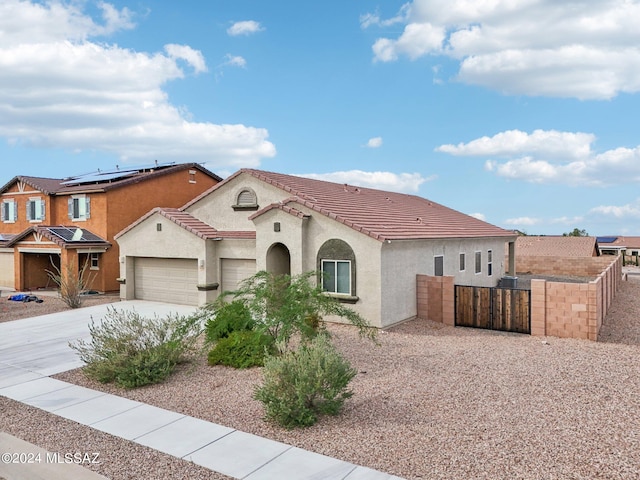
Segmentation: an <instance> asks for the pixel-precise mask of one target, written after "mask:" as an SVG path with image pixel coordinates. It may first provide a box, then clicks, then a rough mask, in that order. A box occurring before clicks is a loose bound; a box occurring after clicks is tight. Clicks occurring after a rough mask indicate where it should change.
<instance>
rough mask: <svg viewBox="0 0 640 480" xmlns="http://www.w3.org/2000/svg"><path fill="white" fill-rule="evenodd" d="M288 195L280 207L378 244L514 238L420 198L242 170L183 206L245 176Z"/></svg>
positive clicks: (506, 232)
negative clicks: (302, 210)
mask: <svg viewBox="0 0 640 480" xmlns="http://www.w3.org/2000/svg"><path fill="white" fill-rule="evenodd" d="M243 173H244V174H248V175H252V176H253V177H255V178H258V179H259V180H261V181H263V182H265V183H268V184H270V185H273V186H275V187H277V188H280V189H282V190H284V191H285V192H287V193H289V194H290V197H289V198H287V199H286V200H284V201H283V202H282V203H283V204H285V205H288V206H292V205H291V204H292V203H297V204H299V205H303V206H305V207H307V208H309V209H311V210H313V211H316V212H318V213H320V214H322V215H325V216H327V217H329V218H332V219H334V220H336V221H337V222H340V223H342V224H344V225H346V226H348V227H350V228H353V229H354V230H357V231H359V232H362V233H364V234H365V235H368V236H370V237H372V238H375V239H377V240H380V241H385V240H409V239H435V238H473V237H514V236H515V233H514V232H512V231H509V230H505V229H502V228H499V227H496V226H494V225H491V224H489V223H487V222H484V221H482V220H478V219H477V218H474V217H471V216H469V215H465V214H463V213H461V212H458V211H456V210H453V209H451V208H448V207H445V206H443V205H440V204H438V203H435V202H432V201H430V200H427V199H425V198H422V197H418V196H416V195H408V194H404V193H395V192H387V191H383V190H374V189H371V188H364V187H355V186H352V185H346V184H340V183H333V182H326V181H322V180H314V179H309V178H304V177H298V176H293V175H285V174H281V173H273V172H265V171H262V170H254V169H242V170H239V171H238V172H236V173H234V174H233V175H232V176H230V177H228V178H227V179H225V180H224V181H223V182H221V183H219V184H217V185H215V186H214V187H212V188H211V189H209V190H208V191H207V192H205V193H203V194H201V195H200V196H199V197H197V198H196V199H194V200H193V201H192V202H189V203H188V204H187V205H185V207H183V208H186V207H188V206H189V205H192V204H193V203H195V202H197V201H198V200H200V199H202V198H204V197H205V196H207V195H208V194H209V193H211V192H213V191H215V189H217V188H220V187H221V186H222V185H223V184H225V183H227V182H229V181H231V180H232V179H233V178H235V177H237V176H239V175H241V174H243Z"/></svg>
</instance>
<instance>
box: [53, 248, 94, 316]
mask: <svg viewBox="0 0 640 480" xmlns="http://www.w3.org/2000/svg"><path fill="white" fill-rule="evenodd" d="M51 265H53V270H47V271H46V272H47V275H49V278H50V279H51V280H52V281H53V282H54V283H55V284H56V285H57V286H58V291H59V292H60V298H62V301H63V302H64V303H66V304H67V306H68V307H69V308H80V307H81V306H82V292H84V291H85V290H86V289H87V287H88V286H89V285H91V284H92V283H93V280H94V279H95V275H91V273H90V269H89V259H88V258H87V260H86V261H85V262H84V265H82V268H80V270H79V271H76V270H75V268H74V267H75V265H74V264H73V263H69V264H67V265H66V269H65V272H64V273H65V274H64V275H63V274H62V271H61V270H60V267H58V266H57V265H56V264H55V263H53V259H51Z"/></svg>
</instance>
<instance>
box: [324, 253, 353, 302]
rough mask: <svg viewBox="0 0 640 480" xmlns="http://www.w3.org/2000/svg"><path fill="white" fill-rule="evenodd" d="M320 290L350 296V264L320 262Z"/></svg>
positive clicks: (331, 261) (328, 261) (333, 261)
mask: <svg viewBox="0 0 640 480" xmlns="http://www.w3.org/2000/svg"><path fill="white" fill-rule="evenodd" d="M322 289H323V290H324V291H325V292H330V293H342V294H344V295H351V262H350V261H348V260H322Z"/></svg>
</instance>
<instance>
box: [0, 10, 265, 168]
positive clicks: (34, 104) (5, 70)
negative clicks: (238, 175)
mask: <svg viewBox="0 0 640 480" xmlns="http://www.w3.org/2000/svg"><path fill="white" fill-rule="evenodd" d="M82 5H83V3H82V2H69V3H67V2H65V3H62V2H57V1H54V2H51V3H46V4H40V3H35V2H30V1H18V0H5V1H3V2H2V3H1V5H0V71H1V72H2V75H0V136H1V137H3V138H5V139H6V140H7V141H8V142H9V143H13V144H27V145H33V146H39V147H53V148H62V149H67V150H70V151H76V152H77V151H83V150H95V151H102V152H107V153H111V154H114V155H116V156H118V157H119V158H120V159H122V160H123V161H127V160H129V161H148V160H152V159H157V160H160V161H169V160H176V161H197V162H209V163H210V164H211V165H212V167H218V166H225V165H226V166H236V167H237V166H258V165H259V163H260V161H261V159H263V158H265V157H271V156H273V155H275V148H274V146H273V144H272V143H271V142H269V141H268V140H267V139H268V132H267V131H266V130H265V129H262V128H255V127H249V126H245V125H241V124H238V125H216V124H212V123H207V122H194V121H192V120H191V119H190V116H189V113H188V112H185V111H183V110H182V109H180V108H176V107H175V106H173V105H172V104H170V103H169V100H168V96H167V94H166V92H165V91H164V90H163V89H162V86H163V85H164V84H166V83H167V82H169V81H172V80H177V79H181V78H184V77H185V74H186V72H185V70H184V69H183V66H181V65H180V63H183V62H184V64H186V66H188V67H190V68H191V69H192V71H193V72H194V73H195V74H198V73H201V72H205V71H206V70H207V67H206V62H205V60H204V57H203V56H202V54H201V52H199V51H197V50H195V49H193V48H191V47H189V46H187V45H176V44H170V45H167V46H166V47H165V53H162V52H152V53H148V52H136V51H133V50H130V49H125V48H121V47H119V46H117V45H109V44H106V43H103V42H100V43H97V42H92V41H90V40H89V39H90V38H92V37H94V36H96V35H103V34H105V33H109V32H113V31H115V30H117V29H122V28H132V26H133V24H132V22H131V14H130V13H129V12H128V11H127V10H126V9H122V10H116V9H115V8H114V7H113V6H111V5H109V4H106V3H102V4H100V5H101V8H102V11H103V12H104V15H103V23H102V24H99V23H96V22H95V21H94V20H93V19H92V18H91V17H89V16H88V14H86V13H84V12H83V11H82V10H81V6H82Z"/></svg>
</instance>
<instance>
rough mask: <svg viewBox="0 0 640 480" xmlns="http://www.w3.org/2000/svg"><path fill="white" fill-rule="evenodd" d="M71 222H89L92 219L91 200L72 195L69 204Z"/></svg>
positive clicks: (84, 196) (82, 196) (83, 196)
mask: <svg viewBox="0 0 640 480" xmlns="http://www.w3.org/2000/svg"><path fill="white" fill-rule="evenodd" d="M68 208H69V218H70V219H71V220H88V219H89V218H91V198H89V197H87V196H86V195H72V196H71V197H70V198H69V202H68Z"/></svg>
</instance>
